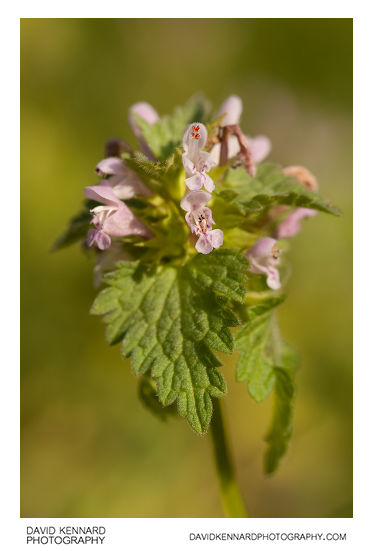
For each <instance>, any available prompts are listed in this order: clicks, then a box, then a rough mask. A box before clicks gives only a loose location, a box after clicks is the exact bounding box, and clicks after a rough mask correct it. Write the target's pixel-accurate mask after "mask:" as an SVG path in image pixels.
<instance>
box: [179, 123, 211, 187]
mask: <svg viewBox="0 0 373 551" xmlns="http://www.w3.org/2000/svg"><path fill="white" fill-rule="evenodd" d="M206 141H207V128H206V126H205V125H204V124H202V123H200V122H194V123H193V124H190V125H189V126H188V128H187V129H186V130H185V132H184V136H183V147H184V153H183V157H182V159H183V165H184V169H185V175H186V180H185V183H186V185H187V186H188V188H189V189H191V190H198V189H201V187H202V186H204V187H205V189H207V191H210V192H211V191H213V190H214V189H215V185H214V182H213V181H212V179H211V178H210V176H209V175H208V174H206V173H207V172H208V171H209V170H210V169H211V168H212V167H213V166H215V164H216V163H215V162H214V161H213V160H212V159H211V156H210V153H208V152H207V151H202V150H203V148H204V147H205V145H206Z"/></svg>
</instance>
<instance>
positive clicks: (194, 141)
mask: <svg viewBox="0 0 373 551" xmlns="http://www.w3.org/2000/svg"><path fill="white" fill-rule="evenodd" d="M206 142H207V128H206V126H205V125H204V124H202V123H200V122H194V123H193V124H190V125H189V126H188V127H187V129H186V130H185V132H184V136H183V147H184V153H183V157H182V159H183V165H184V169H185V175H186V179H185V183H186V185H187V187H188V188H189V189H190V190H192V191H190V192H189V193H187V194H186V195H185V197H184V198H183V199H182V200H181V203H180V206H181V208H182V209H183V210H185V211H186V212H187V214H186V216H185V220H186V221H187V224H188V226H189V227H190V231H191V232H192V234H193V233H194V234H196V235H198V240H197V242H196V245H195V247H196V249H197V251H198V252H199V253H202V254H208V253H211V251H212V250H213V249H218V248H219V247H221V246H222V244H223V232H222V231H221V230H213V229H212V224H215V222H214V220H213V219H212V213H211V209H209V208H208V207H206V204H207V203H208V202H209V201H210V200H211V198H212V195H211V193H209V192H212V191H213V190H214V189H215V184H214V182H213V180H212V179H211V178H210V176H209V175H208V174H207V172H208V171H209V170H210V169H211V168H212V167H213V166H215V165H216V162H215V161H213V159H212V158H211V155H210V153H208V152H207V151H203V149H204V147H205V146H206ZM202 187H204V188H205V190H207V191H204V190H201V188H202Z"/></svg>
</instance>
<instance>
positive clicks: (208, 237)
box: [180, 190, 223, 254]
mask: <svg viewBox="0 0 373 551" xmlns="http://www.w3.org/2000/svg"><path fill="white" fill-rule="evenodd" d="M210 199H211V195H210V193H208V192H207V191H204V190H200V191H190V192H189V193H187V194H186V195H185V197H184V198H183V199H182V200H181V203H180V206H181V208H182V209H183V210H185V211H186V212H187V214H186V216H185V220H186V221H187V224H188V226H189V227H190V230H191V232H192V233H195V234H196V235H199V238H198V241H197V243H196V245H195V246H196V249H197V251H198V252H199V253H202V254H208V253H211V251H212V250H213V249H218V248H219V247H221V246H222V244H223V232H222V231H221V230H213V229H212V224H215V222H214V220H213V219H212V212H211V209H209V208H208V207H206V203H207V202H208V201H210Z"/></svg>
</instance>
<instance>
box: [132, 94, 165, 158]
mask: <svg viewBox="0 0 373 551" xmlns="http://www.w3.org/2000/svg"><path fill="white" fill-rule="evenodd" d="M133 115H137V116H138V117H141V118H142V119H143V120H144V121H145V122H147V123H148V124H150V125H153V124H155V123H156V122H158V121H159V115H158V113H157V111H156V110H155V109H154V107H152V106H151V105H150V103H147V102H145V101H140V102H138V103H135V104H134V105H132V106H131V107H130V108H129V110H128V122H129V125H130V127H131V128H132V132H133V133H134V134H135V136H136V138H137V139H138V140H139V142H140V145H141V149H142V150H143V152H144V153H145V154H146V156H147V157H148V158H149V159H150V160H153V161H154V160H155V156H154V154H153V152H152V151H151V149H150V147H149V145H148V143H147V141H146V140H145V138H144V136H143V133H142V131H141V129H140V127H139V125H138V124H137V122H136V120H135V118H134V116H133Z"/></svg>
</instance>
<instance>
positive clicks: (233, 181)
mask: <svg viewBox="0 0 373 551" xmlns="http://www.w3.org/2000/svg"><path fill="white" fill-rule="evenodd" d="M216 193H217V194H218V196H219V198H221V199H223V200H224V201H226V202H228V203H230V204H231V205H232V206H235V207H236V208H237V209H238V211H239V212H240V213H241V215H243V216H245V215H247V214H251V213H258V212H261V211H267V210H268V209H270V208H273V207H275V206H277V205H287V206H289V207H306V208H310V209H315V210H319V211H322V212H325V213H328V214H334V215H336V216H340V215H341V211H340V210H339V208H338V207H336V206H335V205H333V204H332V203H331V202H330V201H328V200H327V199H324V198H323V197H322V196H321V195H319V194H318V193H313V192H312V191H309V190H307V188H306V187H305V186H304V185H302V184H299V183H298V182H297V181H296V180H295V179H294V178H292V177H290V176H286V175H285V174H284V173H283V172H282V171H281V170H280V169H279V168H278V167H276V166H275V165H262V166H260V167H259V168H258V172H257V175H256V176H255V178H253V177H252V176H250V175H249V174H248V173H247V172H246V171H245V170H244V169H243V168H242V167H241V168H238V169H228V170H227V172H226V175H225V177H224V180H223V182H222V184H221V185H220V186H219V190H218V191H217V192H216Z"/></svg>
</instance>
